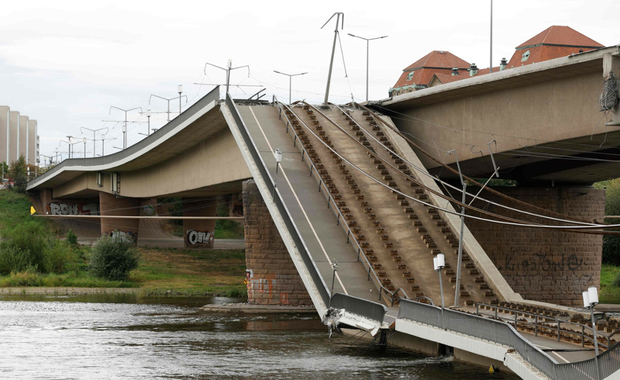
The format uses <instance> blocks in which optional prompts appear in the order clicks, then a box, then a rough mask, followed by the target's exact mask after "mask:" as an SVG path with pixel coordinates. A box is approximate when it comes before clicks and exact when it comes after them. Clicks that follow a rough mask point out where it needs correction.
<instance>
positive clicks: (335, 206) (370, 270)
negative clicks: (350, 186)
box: [274, 98, 409, 306]
mask: <svg viewBox="0 0 620 380" xmlns="http://www.w3.org/2000/svg"><path fill="white" fill-rule="evenodd" d="M274 100H275V98H274ZM275 104H276V107H277V108H278V110H279V116H280V118H282V117H284V119H285V122H286V131H287V133H288V131H289V129H290V130H291V131H292V133H293V134H294V136H295V137H294V139H293V141H294V146H297V144H296V143H297V141H298V140H300V139H299V135H298V134H297V131H295V128H293V125H292V123H291V121H290V119H289V118H288V116H287V115H286V112H282V111H283V110H284V108H283V107H286V108H287V110H289V111H291V112H292V110H291V109H290V108H289V107H288V106H286V105H283V104H282V103H280V102H278V101H276V102H275ZM299 122H300V123H303V124H304V125H305V126H306V128H307V129H308V130H309V131H310V128H309V127H308V126H307V125H306V124H305V123H304V122H303V121H302V120H301V119H299ZM310 132H311V133H312V131H310ZM315 137H316V136H315ZM299 148H300V149H301V151H302V159H303V157H304V156H308V152H307V151H306V148H305V147H304V146H303V144H299ZM308 161H309V162H310V175H312V172H313V170H314V171H315V172H317V170H316V167H315V166H314V163H313V162H312V160H311V159H309V160H308ZM317 179H318V181H319V191H320V190H321V188H323V189H324V191H323V194H325V195H326V196H327V207H328V208H331V209H332V210H333V211H334V213H335V214H336V220H337V223H336V225H341V226H342V227H343V228H344V230H345V231H346V232H347V242H349V241H352V242H353V244H354V245H355V246H356V247H357V248H356V253H357V261H361V262H362V265H364V267H365V268H366V269H367V270H368V280H373V283H374V284H375V286H376V287H377V289H378V290H379V300H381V297H382V294H385V295H387V296H388V297H389V298H390V303H391V306H394V301H396V299H398V292H399V291H400V292H402V293H403V294H404V296H405V298H409V296H408V295H407V293H406V292H405V291H404V290H403V289H398V290H396V291H395V292H392V291H390V290H389V289H387V288H386V287H385V286H384V285H383V284H382V283H381V280H380V279H379V276H378V275H377V273H376V272H375V270H374V268H373V267H372V264H371V263H370V261H368V258H367V257H366V256H365V255H364V254H362V252H363V250H362V247H361V245H360V243H359V242H358V240H357V239H356V238H355V234H354V233H353V231H352V230H351V227H350V226H349V223H348V222H347V220H346V218H345V217H344V216H343V215H342V212H341V211H340V208H339V207H338V204H337V203H336V200H335V199H334V198H333V197H332V195H331V193H330V192H329V189H328V187H327V185H326V184H325V182H324V181H323V179H322V178H321V176H320V175H319V173H318V172H317ZM331 205H333V207H331ZM341 221H342V223H341ZM360 258H361V259H362V260H360Z"/></svg>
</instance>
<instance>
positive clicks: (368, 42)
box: [349, 33, 387, 101]
mask: <svg viewBox="0 0 620 380" xmlns="http://www.w3.org/2000/svg"><path fill="white" fill-rule="evenodd" d="M349 36H351V37H355V38H359V39H362V40H365V41H366V101H368V66H369V61H370V58H369V57H370V41H372V40H379V39H381V38H386V37H387V36H381V37H374V38H364V37H360V36H356V35H354V34H351V33H349Z"/></svg>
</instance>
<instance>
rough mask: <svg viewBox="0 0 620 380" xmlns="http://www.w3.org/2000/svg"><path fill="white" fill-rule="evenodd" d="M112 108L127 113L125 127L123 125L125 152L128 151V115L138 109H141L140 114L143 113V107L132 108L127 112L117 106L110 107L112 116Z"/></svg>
mask: <svg viewBox="0 0 620 380" xmlns="http://www.w3.org/2000/svg"><path fill="white" fill-rule="evenodd" d="M112 108H115V109H117V110H119V111H123V112H125V125H123V150H125V149H127V113H128V112H130V111H133V110H137V109H139V110H140V112H142V107H134V108H130V109H128V110H126V109H122V108H119V107H116V106H110V114H112Z"/></svg>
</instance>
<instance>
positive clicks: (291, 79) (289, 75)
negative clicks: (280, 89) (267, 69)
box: [273, 70, 308, 104]
mask: <svg viewBox="0 0 620 380" xmlns="http://www.w3.org/2000/svg"><path fill="white" fill-rule="evenodd" d="M273 72H274V73H277V74H282V75H286V76H288V104H291V92H292V88H293V77H296V76H298V75H306V74H308V73H307V72H306V73H299V74H286V73H282V72H280V71H277V70H273Z"/></svg>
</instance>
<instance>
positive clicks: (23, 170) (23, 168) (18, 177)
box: [9, 154, 28, 193]
mask: <svg viewBox="0 0 620 380" xmlns="http://www.w3.org/2000/svg"><path fill="white" fill-rule="evenodd" d="M9 178H11V179H12V180H13V183H14V185H13V187H12V188H11V189H12V190H14V191H17V192H18V193H25V192H26V184H27V183H28V168H27V164H26V158H25V157H24V155H23V154H22V155H21V156H19V159H18V160H17V161H15V162H13V164H12V165H11V167H10V169H9Z"/></svg>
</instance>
